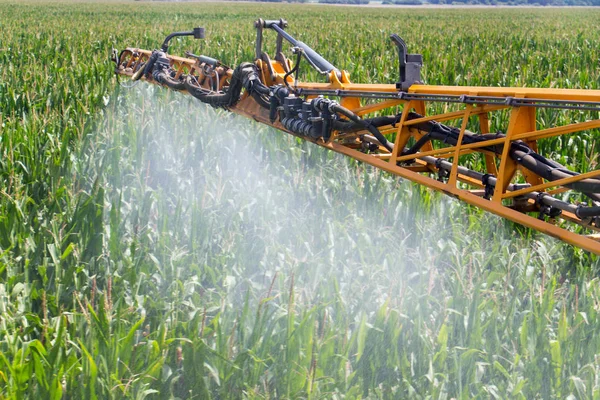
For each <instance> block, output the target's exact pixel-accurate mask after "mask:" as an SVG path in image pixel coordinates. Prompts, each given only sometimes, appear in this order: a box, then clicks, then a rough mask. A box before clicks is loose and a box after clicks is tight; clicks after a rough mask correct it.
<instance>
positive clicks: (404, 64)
mask: <svg viewBox="0 0 600 400" xmlns="http://www.w3.org/2000/svg"><path fill="white" fill-rule="evenodd" d="M390 39H392V42H394V44H395V45H396V47H398V61H399V64H400V80H399V81H398V82H397V83H396V88H397V89H398V90H402V91H406V90H408V88H409V87H410V86H411V85H412V84H413V83H421V67H422V66H423V56H422V55H421V54H408V50H407V48H406V43H405V42H404V40H402V38H401V37H400V36H398V35H396V34H395V33H394V34H392V35H391V36H390Z"/></svg>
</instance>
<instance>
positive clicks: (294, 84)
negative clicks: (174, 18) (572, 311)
mask: <svg viewBox="0 0 600 400" xmlns="http://www.w3.org/2000/svg"><path fill="white" fill-rule="evenodd" d="M255 26H256V29H257V39H256V54H255V59H254V60H253V61H252V62H244V63H241V64H240V65H238V66H237V67H235V68H233V69H232V68H230V67H228V66H227V65H225V64H222V63H221V62H220V61H219V60H216V59H214V58H211V57H208V56H204V55H194V54H191V53H186V57H185V58H182V57H177V56H172V55H170V54H168V48H169V41H170V40H171V38H173V37H175V36H194V37H195V38H198V39H200V38H203V37H204V29H202V28H195V29H194V30H193V31H190V32H176V33H173V34H171V35H169V36H168V37H167V38H166V39H165V41H164V43H163V45H162V47H161V49H159V50H154V51H148V50H141V49H137V48H126V49H125V50H123V51H122V52H121V53H120V54H118V55H116V54H115V56H114V61H115V62H116V70H115V71H116V73H117V74H118V75H125V76H129V77H131V78H132V79H134V80H139V79H144V80H146V81H148V82H152V83H156V84H159V85H163V86H167V87H169V88H171V89H175V90H179V91H182V92H185V93H189V94H191V95H192V96H194V97H196V98H198V99H199V100H200V101H202V102H204V103H207V104H210V105H212V106H214V107H223V108H226V109H228V110H230V111H233V112H235V113H238V114H241V115H244V116H247V117H249V118H252V119H254V120H256V121H258V122H261V123H265V124H268V125H270V126H273V127H275V128H277V129H280V130H282V131H285V132H288V133H290V134H293V135H296V136H299V137H302V138H303V139H306V140H309V141H311V142H314V143H316V144H318V145H320V146H323V147H326V148H329V149H331V150H334V151H336V152H339V153H342V154H345V155H347V156H349V157H352V158H355V159H357V160H360V161H362V162H365V163H368V164H371V165H373V166H375V167H377V168H380V169H382V170H384V171H387V172H389V173H392V174H395V175H398V176H400V177H403V178H406V179H409V180H411V181H413V182H416V183H419V184H422V185H425V186H427V187H429V188H431V189H435V190H439V191H442V192H444V193H446V194H448V195H450V196H454V197H456V198H458V199H460V200H462V201H465V202H467V203H469V204H471V205H474V206H477V207H479V208H482V209H484V210H487V211H489V212H492V213H494V214H497V215H499V216H501V217H503V218H507V219H509V220H511V221H514V222H517V223H519V224H522V225H525V226H527V227H529V228H533V229H536V230H538V231H541V232H544V233H546V234H548V235H551V236H554V237H556V238H558V239H560V240H563V241H565V242H567V243H570V244H572V245H574V246H577V247H580V248H583V249H585V250H588V251H590V252H593V253H595V254H600V242H598V241H597V240H596V239H595V236H594V233H595V231H599V230H600V177H599V175H600V171H599V170H589V171H571V170H569V169H567V168H566V167H565V166H563V165H561V164H560V163H559V162H557V161H556V160H553V159H552V158H551V156H552V154H545V155H542V154H540V153H539V152H538V141H540V140H544V139H546V138H550V137H555V136H560V135H577V134H578V133H580V132H583V131H587V130H591V129H597V128H600V119H598V111H600V91H599V90H576V89H536V88H517V87H514V88H510V87H506V88H505V87H469V86H433V85H425V84H423V83H422V82H421V78H420V70H421V67H422V64H423V62H422V57H421V55H419V54H408V52H407V47H406V44H405V43H404V41H403V40H402V39H401V38H400V37H398V36H397V35H392V36H391V39H392V42H393V43H394V45H395V46H396V47H397V48H398V56H399V80H398V82H397V83H395V84H353V83H351V82H350V78H349V74H348V73H347V72H346V71H342V70H339V69H337V68H336V67H334V66H333V65H332V64H331V63H330V62H328V61H327V60H325V59H324V58H323V57H322V56H321V55H319V54H318V53H317V52H316V51H314V50H313V49H311V48H310V47H309V46H307V45H306V44H304V43H302V42H300V41H298V40H296V39H294V38H293V37H292V36H290V35H289V34H288V32H287V31H286V30H285V29H286V27H287V22H286V21H285V20H274V21H264V20H258V21H256V23H255ZM267 30H272V31H275V33H276V34H277V48H276V52H275V54H276V55H275V57H274V58H273V59H272V58H270V57H269V55H268V54H267V53H266V52H264V51H263V48H262V47H263V44H262V42H263V33H264V32H265V31H267ZM284 41H286V42H289V43H290V44H291V45H292V46H293V47H292V52H293V53H294V55H295V60H294V62H293V63H292V61H291V60H289V59H288V58H286V56H285V55H284V53H283V51H282V47H283V42H284ZM303 61H304V62H306V63H308V64H309V65H310V67H312V68H314V69H316V70H317V71H318V72H320V73H321V74H322V75H324V76H325V80H326V81H327V82H326V83H310V82H300V81H299V80H298V70H299V68H300V66H301V64H302V62H303ZM448 109H450V110H448ZM538 109H556V110H574V111H575V112H576V113H577V115H578V116H579V117H578V118H580V119H582V120H584V122H575V123H568V124H565V125H560V126H557V125H556V123H555V125H554V126H539V125H540V124H541V122H540V121H537V122H536V114H537V112H538ZM432 110H438V111H435V112H434V111H432ZM439 110H445V111H439ZM502 113H503V114H502ZM373 114H375V116H373V117H367V116H369V115H373ZM500 114H502V115H500ZM581 116H583V117H581ZM492 118H497V120H504V121H506V120H508V122H507V125H506V126H505V128H504V129H503V130H502V131H501V132H496V133H490V132H489V129H490V128H489V127H490V121H491V120H492ZM447 121H460V127H452V126H449V125H447ZM469 122H471V124H473V125H470V126H477V127H478V129H477V130H478V132H477V133H475V132H471V131H469V130H468V129H467V126H468V124H469ZM456 125H457V126H458V125H459V124H458V122H457V123H456ZM477 157H480V158H477Z"/></svg>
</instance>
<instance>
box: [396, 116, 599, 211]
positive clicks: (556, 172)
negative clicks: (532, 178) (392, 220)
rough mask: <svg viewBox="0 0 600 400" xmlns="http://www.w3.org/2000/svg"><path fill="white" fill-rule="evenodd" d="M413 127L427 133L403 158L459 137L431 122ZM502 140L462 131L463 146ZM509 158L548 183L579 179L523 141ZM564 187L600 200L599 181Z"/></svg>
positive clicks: (513, 145)
mask: <svg viewBox="0 0 600 400" xmlns="http://www.w3.org/2000/svg"><path fill="white" fill-rule="evenodd" d="M416 118H421V115H419V114H416V113H410V114H409V115H408V119H409V120H411V119H416ZM415 127H416V128H417V129H419V130H421V131H426V132H429V133H428V134H426V135H425V136H423V138H422V139H423V140H419V141H418V142H417V143H415V145H413V146H412V147H411V148H410V149H408V150H406V151H405V152H403V154H414V153H416V152H417V151H418V150H419V149H420V148H421V147H422V146H423V145H424V144H425V143H426V142H428V141H429V140H432V139H435V140H442V141H444V142H446V143H449V144H450V145H453V146H454V145H456V143H457V142H458V136H459V134H460V130H459V129H458V128H454V127H449V126H446V125H443V124H440V123H438V122H434V121H428V122H423V123H420V124H417V125H415ZM502 137H504V135H503V134H486V135H476V134H474V133H472V132H469V131H465V133H464V135H463V144H470V143H481V142H485V141H488V140H493V139H496V138H502ZM503 147H504V146H503V145H502V144H498V145H492V146H486V147H482V149H483V150H487V151H491V152H494V153H496V154H502V150H503ZM509 155H510V157H511V158H512V159H513V160H515V161H516V162H517V163H518V164H519V165H521V166H523V167H525V168H526V169H528V170H530V171H532V172H534V173H535V174H537V175H539V176H541V177H542V178H544V179H546V180H549V181H556V180H559V179H564V178H569V177H572V176H577V175H579V174H578V173H577V172H573V171H570V170H568V169H567V168H566V167H565V166H563V165H561V164H559V163H557V162H556V161H554V160H549V159H547V158H545V157H543V156H541V155H540V154H538V153H536V152H534V151H533V150H532V149H531V148H530V147H529V146H527V145H526V144H525V143H524V142H522V141H515V142H512V143H511V148H510V150H509ZM563 186H565V187H568V188H570V189H574V190H577V191H579V192H582V193H584V194H586V195H588V196H589V197H590V198H592V199H594V200H597V199H600V195H598V193H600V179H595V178H587V179H583V180H581V181H578V182H573V183H570V184H566V185H563Z"/></svg>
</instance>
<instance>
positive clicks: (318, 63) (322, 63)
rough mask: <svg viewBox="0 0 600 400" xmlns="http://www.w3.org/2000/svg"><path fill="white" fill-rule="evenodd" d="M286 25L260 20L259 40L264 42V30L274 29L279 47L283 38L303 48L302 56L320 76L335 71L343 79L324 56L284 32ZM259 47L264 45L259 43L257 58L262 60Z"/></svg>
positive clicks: (257, 23)
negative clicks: (280, 39)
mask: <svg viewBox="0 0 600 400" xmlns="http://www.w3.org/2000/svg"><path fill="white" fill-rule="evenodd" d="M286 25H287V22H286V21H284V20H278V21H263V20H258V21H257V22H256V28H257V29H258V30H259V35H260V39H259V40H261V41H262V28H268V29H273V30H274V31H275V32H277V33H278V47H280V44H279V38H283V39H285V40H286V41H288V42H289V43H290V44H291V45H292V46H294V47H299V48H301V49H302V52H303V53H302V54H303V55H304V58H306V61H308V63H309V64H310V65H311V66H312V67H313V68H314V69H316V70H317V71H318V72H319V73H320V74H323V75H328V74H329V73H330V72H331V71H335V73H336V74H337V75H338V77H341V72H340V70H339V69H337V68H336V67H334V66H333V64H331V63H330V62H329V61H327V60H326V59H325V58H323V56H322V55H320V54H319V53H317V52H316V51H315V50H313V49H312V48H311V47H310V46H308V45H307V44H306V43H303V42H301V41H299V40H296V39H295V38H294V37H292V36H291V35H290V34H289V33H287V32H286V31H285V30H284V28H285V26H286ZM259 45H262V43H260V44H259V43H257V50H256V51H257V58H260V57H259V52H260V51H259ZM278 50H280V49H278Z"/></svg>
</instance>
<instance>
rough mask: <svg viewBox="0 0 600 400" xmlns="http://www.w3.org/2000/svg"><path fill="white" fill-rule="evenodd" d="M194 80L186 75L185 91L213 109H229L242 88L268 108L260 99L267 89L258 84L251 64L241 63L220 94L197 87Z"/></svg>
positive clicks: (256, 73) (255, 70) (235, 101)
mask: <svg viewBox="0 0 600 400" xmlns="http://www.w3.org/2000/svg"><path fill="white" fill-rule="evenodd" d="M194 80H195V78H194V77H192V76H191V75H188V76H187V77H186V79H185V80H184V87H185V89H186V90H187V91H188V92H189V93H190V94H191V95H192V96H194V97H196V98H197V99H199V100H200V101H202V102H203V103H207V104H210V105H211V106H213V107H231V106H233V105H234V104H235V103H237V102H238V101H239V99H240V94H241V92H242V89H243V88H246V90H248V91H249V92H250V95H252V96H253V98H254V99H255V100H257V102H258V103H259V104H260V105H261V106H262V107H265V108H269V103H268V102H267V101H266V100H265V99H264V98H262V97H260V96H262V95H264V94H266V93H268V91H269V89H268V88H267V87H266V86H265V85H263V84H262V83H261V82H260V79H259V77H258V72H257V69H256V66H255V65H254V64H251V63H241V64H240V65H239V66H238V67H237V68H236V69H235V70H234V71H233V74H232V75H231V78H230V80H229V86H228V87H227V90H226V91H224V92H221V93H211V92H208V91H207V90H206V89H204V88H202V87H200V86H198V85H196V84H195V82H194Z"/></svg>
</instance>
